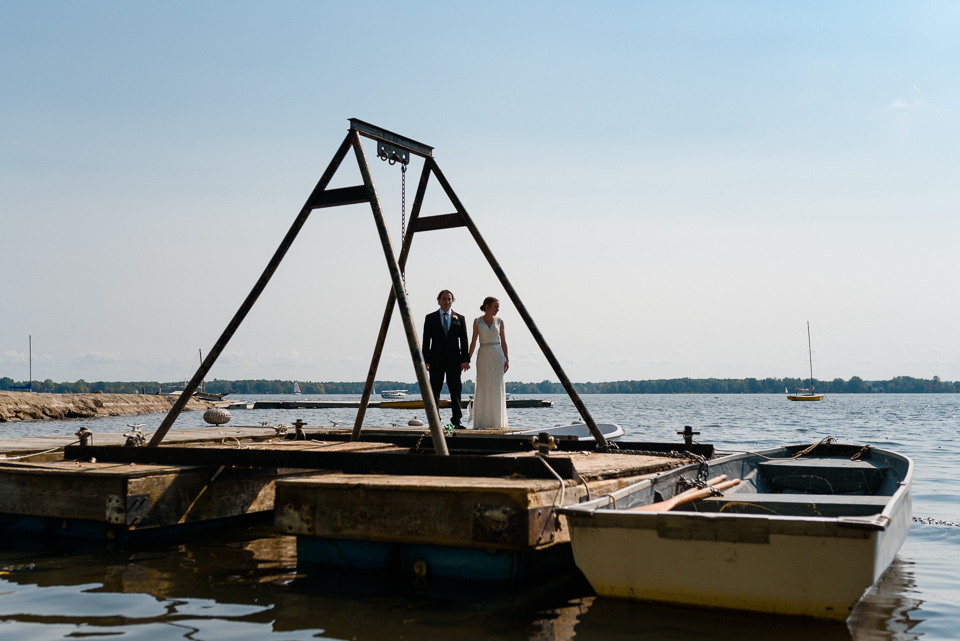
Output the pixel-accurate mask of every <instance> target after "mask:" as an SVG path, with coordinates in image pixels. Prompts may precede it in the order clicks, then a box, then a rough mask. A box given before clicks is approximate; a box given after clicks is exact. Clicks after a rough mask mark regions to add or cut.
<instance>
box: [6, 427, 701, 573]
mask: <svg viewBox="0 0 960 641" xmlns="http://www.w3.org/2000/svg"><path fill="white" fill-rule="evenodd" d="M349 435H350V430H349V429H345V428H326V427H322V428H321V427H304V428H301V430H299V431H298V434H297V435H294V434H284V433H282V431H281V430H278V429H277V428H271V427H229V428H227V427H219V428H211V427H205V428H195V429H186V430H175V431H172V432H170V434H169V435H168V437H167V439H166V440H165V442H164V443H163V444H162V445H161V446H160V447H124V446H122V444H123V442H124V440H125V437H124V435H122V434H97V435H95V436H94V442H95V444H94V445H86V446H80V445H70V444H69V443H70V442H71V441H73V440H74V439H71V438H70V437H56V438H54V437H39V438H21V439H0V527H3V528H7V529H11V530H27V531H33V532H44V533H48V534H60V535H65V536H79V537H92V538H102V539H121V540H126V539H134V538H139V537H150V536H156V535H161V534H162V535H170V534H176V533H184V532H188V531H190V528H193V529H196V528H198V527H209V526H214V525H217V526H220V525H223V524H225V523H229V522H231V521H232V520H234V519H236V518H239V517H250V516H256V515H260V516H266V517H269V516H270V515H271V513H272V516H273V520H274V527H275V530H276V531H277V532H279V533H282V534H287V535H292V536H295V537H297V547H298V558H299V561H300V562H302V563H304V564H314V563H320V564H327V565H339V566H346V567H350V568H375V569H378V570H383V569H388V570H400V571H403V572H407V573H412V574H416V575H420V576H427V575H433V576H438V577H455V578H459V579H470V580H481V581H498V582H504V581H506V582H515V581H522V580H524V579H526V578H530V577H532V576H535V575H540V574H542V571H543V570H544V569H545V568H548V569H556V568H570V567H572V566H571V565H570V564H571V563H572V560H571V558H570V555H569V545H568V541H569V539H568V534H567V530H566V528H565V527H564V522H563V519H562V518H558V517H556V516H555V515H554V511H553V509H554V508H555V507H558V506H561V505H567V504H570V503H577V502H580V501H582V500H587V499H589V498H596V497H597V496H601V495H603V494H606V493H609V492H612V491H614V490H617V489H620V488H622V487H624V486H626V485H628V484H630V483H633V482H636V481H638V480H641V479H643V478H646V477H648V476H649V475H651V474H656V473H658V472H661V471H665V470H668V469H672V468H674V467H677V466H679V465H682V464H685V463H689V462H690V460H691V459H686V458H681V457H677V456H676V454H675V453H674V455H667V451H668V450H670V449H675V450H682V449H683V445H681V444H676V445H674V446H664V444H650V443H620V444H619V445H620V447H621V449H622V450H625V451H624V452H619V453H618V452H615V451H614V452H602V453H601V452H596V451H593V444H592V443H590V444H588V443H583V442H579V441H577V440H576V438H568V439H557V441H556V443H555V444H556V446H557V447H558V449H556V450H553V451H551V452H550V453H549V456H542V455H540V454H538V453H537V452H536V451H534V449H533V448H534V445H535V444H533V443H531V440H530V439H529V438H520V437H512V438H511V437H510V435H509V434H504V433H503V431H502V430H500V431H489V432H487V433H484V432H483V431H480V432H477V431H472V432H469V433H457V432H455V433H453V434H450V435H449V436H447V437H446V438H445V441H446V444H447V447H448V449H449V451H450V452H451V455H450V456H437V455H435V454H434V453H433V450H432V440H431V436H430V433H429V431H428V430H427V428H424V427H418V428H410V427H404V428H401V427H397V428H388V427H385V428H366V429H365V430H364V431H363V438H362V440H360V441H350V440H349ZM298 437H299V438H298ZM64 446H66V447H65V449H62V450H56V451H47V450H52V449H54V448H63V447H64ZM657 447H659V448H661V449H662V450H663V455H661V454H659V453H658V452H656V451H650V448H657ZM697 447H698V448H699V450H700V451H701V453H707V454H709V453H712V448H711V447H710V446H697ZM704 448H707V449H704ZM29 453H33V454H34V455H33V456H30V457H29V458H26V459H24V458H13V457H16V456H23V455H24V454H29Z"/></svg>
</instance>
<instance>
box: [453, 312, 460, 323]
mask: <svg viewBox="0 0 960 641" xmlns="http://www.w3.org/2000/svg"><path fill="white" fill-rule="evenodd" d="M453 320H454V322H456V321H458V320H460V319H459V318H458V317H457V315H456V314H454V315H453Z"/></svg>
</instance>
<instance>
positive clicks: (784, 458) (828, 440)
mask: <svg viewBox="0 0 960 641" xmlns="http://www.w3.org/2000/svg"><path fill="white" fill-rule="evenodd" d="M836 442H837V439H836V438H834V437H832V436H825V437H823V438H822V439H820V440H819V441H817V442H816V443H814V444H813V445H811V446H810V447H807V448H804V449H802V450H800V451H799V452H797V453H796V454H794V455H793V456H765V455H764V454H761V453H760V452H751V451H750V450H717V451H718V452H733V453H735V454H750V455H752V456H759V457H760V458H765V459H767V460H768V461H789V460H791V459H795V458H800V457H801V456H803V455H804V454H809V453H810V452H812V451H813V450H815V449H817V448H818V447H820V446H821V445H829V444H830V443H836ZM867 447H869V445H868V446H867ZM863 452H864V450H860V451H859V452H857V453H856V454H854V457H858V456H860V455H861V454H863ZM853 460H856V459H855V458H854V459H853Z"/></svg>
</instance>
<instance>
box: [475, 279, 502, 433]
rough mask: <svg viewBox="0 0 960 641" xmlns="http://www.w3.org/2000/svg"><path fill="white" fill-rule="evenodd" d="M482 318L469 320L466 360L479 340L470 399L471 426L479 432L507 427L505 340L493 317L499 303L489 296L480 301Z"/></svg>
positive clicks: (500, 327) (500, 323)
mask: <svg viewBox="0 0 960 641" xmlns="http://www.w3.org/2000/svg"><path fill="white" fill-rule="evenodd" d="M480 309H481V310H482V311H483V316H480V317H479V318H476V319H474V321H473V338H471V339H470V357H471V358H472V357H473V350H474V349H475V348H476V347H477V339H478V338H479V339H480V351H478V352H477V387H476V390H475V392H474V397H473V413H472V415H473V427H474V429H478V430H482V429H486V428H491V427H499V428H503V427H507V395H506V390H505V388H504V385H503V375H504V374H505V373H506V371H507V370H508V369H510V359H509V358H508V357H507V337H506V334H505V333H504V331H503V320H501V319H500V318H497V312H499V311H500V301H499V300H497V299H496V298H494V297H493V296H487V297H486V298H485V299H483V305H481V306H480Z"/></svg>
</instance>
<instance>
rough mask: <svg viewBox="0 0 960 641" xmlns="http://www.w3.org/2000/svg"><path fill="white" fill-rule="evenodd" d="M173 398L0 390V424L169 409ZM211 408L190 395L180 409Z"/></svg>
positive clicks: (133, 413)
mask: <svg viewBox="0 0 960 641" xmlns="http://www.w3.org/2000/svg"><path fill="white" fill-rule="evenodd" d="M177 398H178V397H177V396H176V395H173V394H97V393H94V394H41V393H38V392H11V391H3V390H0V423H9V422H14V421H30V420H44V419H49V420H63V419H71V418H94V417H99V416H132V415H136V414H151V413H155V412H169V411H170V408H171V407H173V404H174V403H176V401H177ZM211 407H216V404H215V403H213V402H211V401H201V400H199V399H196V398H191V399H190V400H189V401H188V402H187V405H186V406H185V407H184V411H191V410H207V409H210V408H211Z"/></svg>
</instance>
